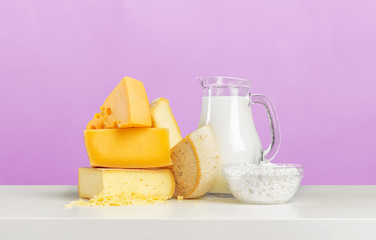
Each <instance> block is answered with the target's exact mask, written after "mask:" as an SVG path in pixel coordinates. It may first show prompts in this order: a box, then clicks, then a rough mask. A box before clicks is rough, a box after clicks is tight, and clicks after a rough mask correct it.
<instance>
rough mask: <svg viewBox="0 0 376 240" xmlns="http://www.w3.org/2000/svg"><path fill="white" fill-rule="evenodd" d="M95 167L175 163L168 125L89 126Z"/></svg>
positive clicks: (89, 148)
mask: <svg viewBox="0 0 376 240" xmlns="http://www.w3.org/2000/svg"><path fill="white" fill-rule="evenodd" d="M84 137H85V146H86V150H87V154H88V157H89V160H90V166H92V167H113V168H156V167H165V166H169V165H171V164H172V162H171V157H170V139H169V134H168V129H166V128H124V129H97V130H85V131H84Z"/></svg>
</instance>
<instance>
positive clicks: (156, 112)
mask: <svg viewBox="0 0 376 240" xmlns="http://www.w3.org/2000/svg"><path fill="white" fill-rule="evenodd" d="M150 110H151V118H152V122H153V127H155V128H168V129H169V130H170V145H171V148H172V147H174V146H175V145H176V144H177V143H178V142H180V141H181V140H182V139H183V138H182V136H181V133H180V129H179V126H178V124H177V122H176V120H175V117H174V115H173V114H172V111H171V108H170V104H169V101H168V100H167V99H165V98H157V99H155V100H154V101H153V102H151V104H150Z"/></svg>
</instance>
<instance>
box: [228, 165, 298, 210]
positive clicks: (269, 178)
mask: <svg viewBox="0 0 376 240" xmlns="http://www.w3.org/2000/svg"><path fill="white" fill-rule="evenodd" d="M222 168H223V176H224V177H225V179H226V182H227V185H228V187H229V189H230V191H231V193H232V195H234V197H235V198H236V199H238V200H239V201H241V202H243V203H249V204H280V203H286V202H288V201H289V200H290V199H291V198H292V197H293V196H294V195H295V193H296V192H297V191H298V189H299V186H300V182H301V180H302V178H303V166H302V165H299V164H275V163H260V164H227V165H223V166H222Z"/></svg>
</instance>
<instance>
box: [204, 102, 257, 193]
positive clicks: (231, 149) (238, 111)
mask: <svg viewBox="0 0 376 240" xmlns="http://www.w3.org/2000/svg"><path fill="white" fill-rule="evenodd" d="M248 104H249V98H248V97H244V96H212V97H203V98H202V109H201V119H200V123H199V127H201V126H203V125H206V124H208V125H210V126H211V127H212V129H213V132H214V136H215V138H216V141H217V145H218V148H219V154H220V160H221V163H222V164H231V163H256V162H258V161H259V160H260V159H261V158H262V145H261V142H260V138H259V137H258V134H257V131H256V127H255V125H254V122H253V117H252V111H251V107H250V106H248ZM255 161H256V162H255ZM209 192H212V193H230V191H229V190H228V188H227V184H226V181H225V179H224V177H223V176H222V172H221V173H220V176H219V177H218V179H217V181H216V182H215V184H214V187H213V188H212V189H211V190H210V191H209Z"/></svg>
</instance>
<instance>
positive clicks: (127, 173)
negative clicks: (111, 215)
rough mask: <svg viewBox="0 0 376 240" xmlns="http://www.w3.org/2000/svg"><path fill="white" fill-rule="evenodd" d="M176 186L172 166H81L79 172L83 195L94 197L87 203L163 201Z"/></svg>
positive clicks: (116, 203) (117, 203)
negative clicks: (133, 167) (119, 167)
mask: <svg viewBox="0 0 376 240" xmlns="http://www.w3.org/2000/svg"><path fill="white" fill-rule="evenodd" d="M174 189H175V181H174V177H173V175H172V174H171V172H170V171H169V170H168V169H153V170H151V169H148V170H146V169H142V170H141V169H111V168H80V169H79V173H78V192H79V195H80V197H81V198H88V199H90V200H89V202H86V205H100V206H103V205H104V206H106V205H115V206H119V205H127V204H145V203H154V202H161V201H165V200H167V199H169V198H171V197H172V195H173V193H174ZM73 205H85V202H84V201H78V202H76V204H74V203H73Z"/></svg>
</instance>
